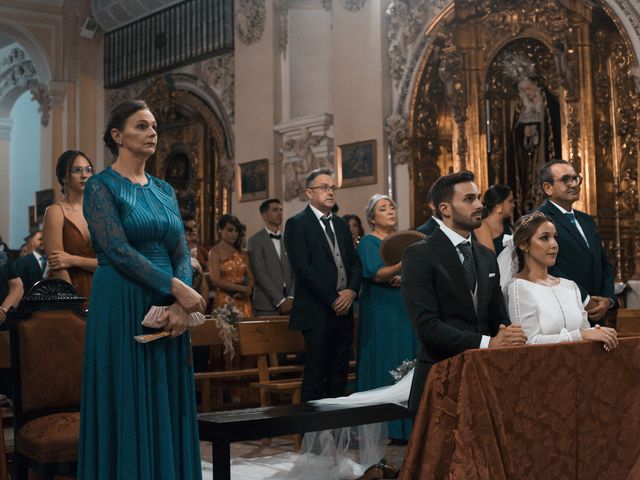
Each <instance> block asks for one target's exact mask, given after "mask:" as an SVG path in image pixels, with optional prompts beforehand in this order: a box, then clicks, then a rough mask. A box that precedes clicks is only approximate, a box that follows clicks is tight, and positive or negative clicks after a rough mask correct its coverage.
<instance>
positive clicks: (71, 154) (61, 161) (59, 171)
mask: <svg viewBox="0 0 640 480" xmlns="http://www.w3.org/2000/svg"><path fill="white" fill-rule="evenodd" d="M80 155H82V156H83V157H84V158H86V159H87V162H89V165H91V168H93V162H92V161H91V159H90V158H89V157H87V156H86V155H85V154H84V153H82V152H81V151H80V150H67V151H66V152H64V153H63V154H62V155H60V156H59V157H58V161H57V162H56V178H57V179H58V183H59V184H60V186H61V187H62V193H63V194H64V195H66V194H67V187H66V186H65V182H66V180H67V178H69V175H70V174H71V167H72V166H73V162H74V161H75V160H76V158H78V157H79V156H80Z"/></svg>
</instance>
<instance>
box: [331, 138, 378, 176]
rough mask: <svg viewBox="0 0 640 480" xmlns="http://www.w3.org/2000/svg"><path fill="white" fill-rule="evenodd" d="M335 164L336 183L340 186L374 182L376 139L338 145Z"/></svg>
mask: <svg viewBox="0 0 640 480" xmlns="http://www.w3.org/2000/svg"><path fill="white" fill-rule="evenodd" d="M337 164H338V183H339V185H340V186H341V187H357V186H360V185H370V184H374V183H376V141H375V140H366V141H364V142H356V143H348V144H346V145H340V146H339V147H338V163H337Z"/></svg>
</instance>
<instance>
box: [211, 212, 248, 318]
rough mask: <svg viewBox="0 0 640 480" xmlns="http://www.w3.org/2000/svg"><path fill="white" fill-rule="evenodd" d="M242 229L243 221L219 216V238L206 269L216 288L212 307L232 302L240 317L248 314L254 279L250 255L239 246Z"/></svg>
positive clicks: (228, 216) (231, 216)
mask: <svg viewBox="0 0 640 480" xmlns="http://www.w3.org/2000/svg"><path fill="white" fill-rule="evenodd" d="M244 231H245V229H244V225H242V223H240V220H238V218H236V217H234V216H233V215H222V217H220V220H219V221H218V235H219V237H220V241H219V242H218V243H217V244H215V245H214V246H213V247H212V248H211V250H210V251H209V272H210V275H211V282H212V283H213V286H214V287H215V289H216V292H215V297H214V308H217V307H221V306H223V305H225V304H228V303H232V304H233V305H235V306H236V308H237V309H238V310H240V314H241V316H242V317H251V316H253V310H252V308H251V293H252V292H253V285H254V283H255V280H254V278H253V274H252V273H251V268H250V267H249V256H248V255H247V252H245V251H243V250H242V237H243V232H244Z"/></svg>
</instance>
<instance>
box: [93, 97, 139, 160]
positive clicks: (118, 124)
mask: <svg viewBox="0 0 640 480" xmlns="http://www.w3.org/2000/svg"><path fill="white" fill-rule="evenodd" d="M140 110H149V107H148V106H147V104H146V103H145V102H143V101H142V100H125V101H124V102H120V103H119V104H118V105H116V106H115V107H113V108H112V109H111V111H110V112H109V121H108V122H107V126H106V128H105V129H104V135H103V136H102V140H104V144H105V145H106V146H107V148H108V149H109V151H110V152H111V153H112V154H113V155H114V156H115V157H117V156H118V144H117V143H116V141H115V140H114V139H113V136H112V135H111V130H113V129H114V128H115V129H116V130H120V131H122V130H124V126H125V125H126V124H127V120H128V118H129V117H130V116H131V115H133V114H134V113H136V112H139V111H140Z"/></svg>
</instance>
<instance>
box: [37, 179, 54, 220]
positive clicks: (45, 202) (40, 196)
mask: <svg viewBox="0 0 640 480" xmlns="http://www.w3.org/2000/svg"><path fill="white" fill-rule="evenodd" d="M53 201H54V196H53V188H48V189H46V190H40V191H39V192H36V205H35V207H36V208H35V220H36V224H37V225H40V224H41V223H42V222H43V220H44V211H45V210H46V209H47V207H48V206H49V205H53Z"/></svg>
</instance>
